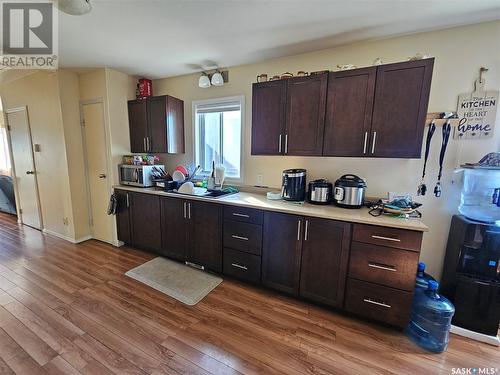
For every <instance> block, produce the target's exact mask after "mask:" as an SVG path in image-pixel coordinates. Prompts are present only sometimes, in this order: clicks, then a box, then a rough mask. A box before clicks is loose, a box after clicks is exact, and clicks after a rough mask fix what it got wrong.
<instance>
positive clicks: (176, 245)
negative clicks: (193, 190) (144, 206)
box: [160, 197, 189, 261]
mask: <svg viewBox="0 0 500 375" xmlns="http://www.w3.org/2000/svg"><path fill="white" fill-rule="evenodd" d="M160 209H161V250H160V253H161V254H162V255H165V256H167V257H171V258H175V259H178V260H181V261H185V260H187V249H188V245H187V235H188V232H187V230H188V224H189V223H188V221H187V202H186V201H185V200H182V199H177V198H164V197H162V198H160Z"/></svg>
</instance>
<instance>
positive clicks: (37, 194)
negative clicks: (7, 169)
mask: <svg viewBox="0 0 500 375" xmlns="http://www.w3.org/2000/svg"><path fill="white" fill-rule="evenodd" d="M23 111H24V112H25V113H26V122H27V123H28V140H29V143H30V156H31V160H32V161H33V169H34V170H35V174H34V175H33V177H34V181H35V198H36V206H37V211H38V220H39V222H40V230H42V231H43V229H44V225H43V215H42V205H41V202H40V191H39V189H38V176H37V167H36V161H35V154H34V152H33V136H32V133H31V124H30V117H29V112H28V106H26V105H22V106H19V107H13V108H8V109H6V110H5V111H4V112H3V116H4V123H5V124H6V125H7V145H8V148H9V157H10V161H11V169H12V176H13V179H12V180H13V185H14V197H15V199H16V213H17V222H18V223H19V224H24V223H23V215H22V213H21V212H20V204H19V201H20V199H19V188H18V185H17V174H16V166H15V162H14V153H13V151H12V139H11V137H10V131H11V126H10V124H9V119H8V116H7V115H8V114H9V113H16V112H23ZM35 229H38V228H35Z"/></svg>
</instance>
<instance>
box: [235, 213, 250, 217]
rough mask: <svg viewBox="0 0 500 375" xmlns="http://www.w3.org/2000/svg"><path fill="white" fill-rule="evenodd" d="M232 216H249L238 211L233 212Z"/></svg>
mask: <svg viewBox="0 0 500 375" xmlns="http://www.w3.org/2000/svg"><path fill="white" fill-rule="evenodd" d="M233 216H239V217H246V218H249V217H250V215H245V214H239V213H237V212H233Z"/></svg>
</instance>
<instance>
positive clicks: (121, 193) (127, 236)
mask: <svg viewBox="0 0 500 375" xmlns="http://www.w3.org/2000/svg"><path fill="white" fill-rule="evenodd" d="M115 195H116V198H117V200H118V202H117V207H116V229H117V232H118V240H120V241H122V242H125V243H127V244H130V243H132V234H131V232H130V204H129V193H128V192H127V191H125V190H118V189H117V190H115Z"/></svg>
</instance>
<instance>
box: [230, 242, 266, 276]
mask: <svg viewBox="0 0 500 375" xmlns="http://www.w3.org/2000/svg"><path fill="white" fill-rule="evenodd" d="M260 265H261V258H260V257H259V256H257V255H251V254H248V253H243V252H241V251H237V250H232V249H226V248H225V249H224V260H223V271H222V272H223V273H224V275H229V276H233V277H235V278H238V279H242V280H247V281H251V282H254V283H259V282H260Z"/></svg>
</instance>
